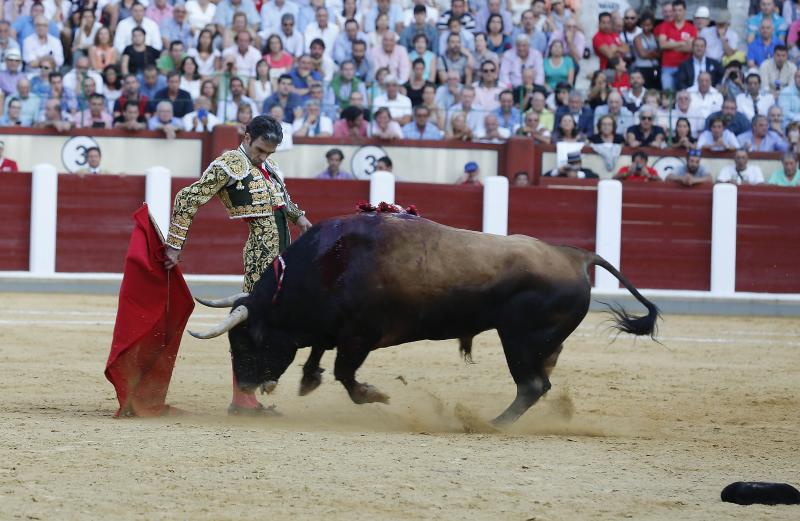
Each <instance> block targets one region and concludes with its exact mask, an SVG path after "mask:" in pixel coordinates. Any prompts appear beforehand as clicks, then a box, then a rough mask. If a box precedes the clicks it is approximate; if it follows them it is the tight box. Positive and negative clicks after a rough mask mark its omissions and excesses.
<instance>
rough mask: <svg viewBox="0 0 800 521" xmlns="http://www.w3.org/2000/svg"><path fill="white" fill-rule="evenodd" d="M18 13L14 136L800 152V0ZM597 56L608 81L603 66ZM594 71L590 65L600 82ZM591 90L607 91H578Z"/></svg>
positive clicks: (103, 7) (4, 26) (15, 4)
mask: <svg viewBox="0 0 800 521" xmlns="http://www.w3.org/2000/svg"><path fill="white" fill-rule="evenodd" d="M776 1H777V0H752V1H751V16H749V18H748V19H747V25H746V30H745V32H744V33H743V34H742V35H740V34H738V31H737V30H736V29H734V28H731V26H730V15H729V13H728V12H727V11H721V12H720V13H719V14H718V16H715V20H713V21H712V20H711V14H710V11H709V9H708V8H707V7H699V8H698V9H697V10H696V11H695V13H694V15H693V17H691V20H690V16H689V13H687V10H686V4H685V2H684V1H683V0H674V1H671V2H659V5H658V16H659V18H658V19H656V17H655V16H654V14H653V13H650V12H647V11H643V12H637V11H635V10H633V9H628V10H626V11H625V12H622V13H620V12H613V13H608V12H602V13H600V14H599V16H598V18H597V20H596V23H592V24H591V25H590V26H588V27H586V26H584V24H581V23H580V19H581V17H580V9H581V5H580V2H579V0H532V1H529V0H469V1H468V0H327V1H326V0H218V1H211V0H188V1H184V0H71V1H65V0H5V1H0V97H2V100H0V101H2V102H1V103H0V110H2V114H0V126H20V127H40V128H42V127H44V128H48V127H49V128H54V129H56V130H57V131H66V130H69V129H71V128H74V127H79V128H86V127H89V128H120V129H125V130H127V131H131V132H136V131H139V130H143V129H149V130H159V131H162V132H163V133H164V134H165V135H167V136H168V137H174V136H175V135H176V134H177V133H178V132H181V131H198V132H203V131H210V130H212V129H213V128H214V127H215V126H216V125H221V124H222V125H234V126H237V127H238V128H239V130H240V131H241V132H243V130H244V127H245V125H246V124H247V122H248V121H249V120H250V119H251V118H252V117H254V116H255V115H258V114H261V113H268V114H272V115H273V116H276V117H279V118H280V119H281V120H282V121H283V122H284V129H285V131H286V133H287V134H288V135H290V136H293V137H301V136H302V137H324V136H335V137H351V138H355V137H367V136H373V137H379V138H381V139H401V140H402V139H414V140H420V139H421V140H442V139H453V140H460V141H477V142H488V143H499V142H503V141H504V140H506V139H508V138H509V137H510V136H512V135H520V136H526V137H529V138H530V139H532V140H534V141H536V142H537V143H559V142H562V141H564V142H585V143H587V144H594V145H598V144H603V143H608V144H620V145H622V144H624V145H628V146H631V147H636V148H640V147H657V148H666V147H675V148H678V149H684V150H709V151H734V150H740V149H743V150H746V151H769V152H780V153H795V154H796V153H797V152H798V151H800V71H798V67H797V61H798V60H800V38H798V35H799V34H800V14H798V13H799V12H800V10H798V8H797V7H798V2H797V0H785V1H784V2H783V3H782V4H779V5H776V3H775V2H776ZM592 54H595V55H596V56H597V58H598V61H599V67H598V68H596V70H586V69H590V68H594V67H587V66H586V64H589V63H595V62H593V61H587V59H588V58H589V57H590V56H591V55H592ZM582 65H583V69H582ZM581 79H583V80H584V81H585V82H587V83H588V85H589V87H588V89H576V88H575V85H576V83H579V82H580V80H581Z"/></svg>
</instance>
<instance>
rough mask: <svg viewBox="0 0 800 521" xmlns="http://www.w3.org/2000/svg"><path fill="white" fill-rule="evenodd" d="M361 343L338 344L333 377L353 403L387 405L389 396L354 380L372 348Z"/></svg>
mask: <svg viewBox="0 0 800 521" xmlns="http://www.w3.org/2000/svg"><path fill="white" fill-rule="evenodd" d="M368 345H369V344H367V343H365V342H362V341H360V340H359V341H355V342H354V341H352V340H350V341H345V342H339V347H338V348H337V351H336V362H334V366H333V375H334V376H335V377H336V379H337V380H338V381H340V382H341V383H342V385H343V386H344V388H345V389H347V393H348V394H349V395H350V399H351V400H353V402H354V403H357V404H363V403H374V402H380V403H389V396H388V395H386V394H383V393H382V392H380V391H379V390H378V389H377V388H375V387H373V386H372V385H369V384H368V383H366V382H359V381H357V380H356V371H358V368H359V367H361V364H363V363H364V360H366V359H367V355H368V354H369V352H370V351H371V350H372V347H371V346H370V347H365V346H368Z"/></svg>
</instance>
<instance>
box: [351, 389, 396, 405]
mask: <svg viewBox="0 0 800 521" xmlns="http://www.w3.org/2000/svg"><path fill="white" fill-rule="evenodd" d="M350 398H351V399H352V400H353V402H354V403H357V404H359V405H361V404H364V403H386V404H388V403H389V395H387V394H384V393H382V392H380V391H379V390H378V388H377V387H373V386H371V385H369V384H356V385H355V386H354V387H353V390H352V391H351V392H350Z"/></svg>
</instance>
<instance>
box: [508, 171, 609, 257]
mask: <svg viewBox="0 0 800 521" xmlns="http://www.w3.org/2000/svg"><path fill="white" fill-rule="evenodd" d="M542 182H543V184H541V185H540V186H530V187H527V186H525V187H522V186H512V187H511V188H510V189H509V195H508V233H509V234H515V233H521V234H523V235H529V236H531V237H536V238H537V239H541V240H543V241H547V242H550V243H554V244H567V245H570V246H578V247H581V248H585V249H587V250H590V251H594V246H595V234H596V232H595V220H596V216H597V182H596V181H594V182H593V181H578V180H576V181H570V180H566V181H564V180H561V181H559V180H545V179H544V178H543V179H542Z"/></svg>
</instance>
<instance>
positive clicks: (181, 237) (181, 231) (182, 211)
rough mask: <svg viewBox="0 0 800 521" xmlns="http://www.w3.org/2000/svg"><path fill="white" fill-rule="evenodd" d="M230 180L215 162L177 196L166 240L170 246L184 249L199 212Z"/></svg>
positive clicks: (219, 163)
mask: <svg viewBox="0 0 800 521" xmlns="http://www.w3.org/2000/svg"><path fill="white" fill-rule="evenodd" d="M229 179H230V177H229V176H228V173H227V172H226V170H225V168H223V165H222V164H221V162H219V161H215V162H213V163H211V165H209V167H208V168H207V169H206V171H205V172H203V175H202V176H200V179H198V180H197V181H195V182H194V183H192V184H190V185H189V186H187V187H186V188H184V189H182V190H181V191H180V192H178V193H177V194H176V195H175V205H174V206H173V208H172V219H170V223H169V233H168V234H167V240H166V242H167V244H168V245H169V246H172V247H173V248H175V249H178V250H180V249H182V248H183V244H184V242H186V237H187V236H188V234H189V227H190V226H191V225H192V219H194V215H195V214H196V213H197V210H198V209H199V208H200V207H201V206H203V205H204V204H206V203H207V202H208V201H209V200H210V199H211V198H212V197H214V196H215V195H217V192H219V191H220V190H221V189H222V188H223V187H224V186H225V184H226V183H227V182H228V181H229Z"/></svg>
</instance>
